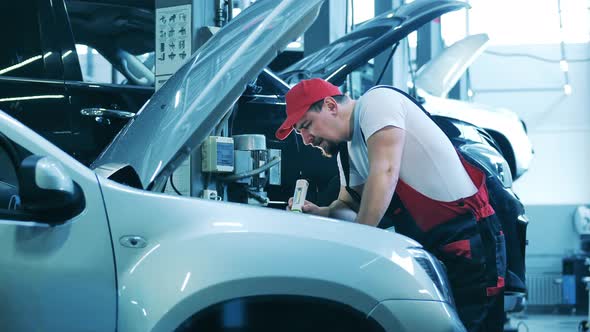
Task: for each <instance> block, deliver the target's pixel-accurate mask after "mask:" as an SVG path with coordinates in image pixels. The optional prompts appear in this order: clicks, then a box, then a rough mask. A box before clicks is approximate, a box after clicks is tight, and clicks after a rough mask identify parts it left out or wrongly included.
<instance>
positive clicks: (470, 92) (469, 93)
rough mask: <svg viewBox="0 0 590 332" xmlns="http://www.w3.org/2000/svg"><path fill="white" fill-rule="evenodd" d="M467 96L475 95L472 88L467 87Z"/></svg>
mask: <svg viewBox="0 0 590 332" xmlns="http://www.w3.org/2000/svg"><path fill="white" fill-rule="evenodd" d="M467 96H468V97H469V98H471V97H473V90H471V89H467Z"/></svg>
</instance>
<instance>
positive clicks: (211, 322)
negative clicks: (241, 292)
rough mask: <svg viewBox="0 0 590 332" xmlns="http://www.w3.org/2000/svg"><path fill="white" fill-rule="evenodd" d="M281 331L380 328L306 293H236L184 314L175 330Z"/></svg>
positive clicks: (346, 308)
mask: <svg viewBox="0 0 590 332" xmlns="http://www.w3.org/2000/svg"><path fill="white" fill-rule="evenodd" d="M277 326H280V330H281V331H301V330H310V326H312V328H311V330H317V331H326V330H333V329H336V330H339V331H369V332H371V331H375V332H376V331H384V329H383V328H382V327H381V326H380V325H379V323H377V322H376V321H375V320H374V319H373V318H371V317H368V316H367V314H365V313H363V312H361V311H359V310H357V309H355V308H353V307H351V306H348V305H346V304H344V303H342V302H337V301H333V300H329V299H326V298H319V297H313V296H306V295H282V294H274V295H260V296H247V297H239V298H234V299H231V300H226V301H223V302H219V303H216V304H213V305H211V306H209V307H207V308H205V309H203V310H200V311H199V312H197V313H195V314H193V315H192V316H190V317H189V318H187V319H186V320H185V321H184V322H182V324H180V325H179V326H178V327H177V328H176V329H175V331H177V332H192V331H224V330H225V329H227V328H232V327H233V328H243V327H247V328H249V329H253V330H257V329H259V328H269V327H272V328H275V327H277Z"/></svg>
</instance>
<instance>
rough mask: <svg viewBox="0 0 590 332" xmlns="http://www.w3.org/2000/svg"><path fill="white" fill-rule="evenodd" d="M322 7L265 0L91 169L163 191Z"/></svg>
mask: <svg viewBox="0 0 590 332" xmlns="http://www.w3.org/2000/svg"><path fill="white" fill-rule="evenodd" d="M322 1H323V0H306V1H301V0H282V1H281V0H265V1H257V2H256V3H255V4H253V5H252V6H250V7H248V8H247V9H246V10H244V11H243V12H242V13H240V15H238V16H237V17H236V18H235V19H234V20H232V21H231V22H230V23H229V24H227V25H226V26H225V27H223V29H221V30H219V32H218V33H216V34H215V35H214V36H213V37H212V38H211V39H210V40H209V41H208V42H207V43H206V44H205V45H203V46H202V47H201V48H200V49H199V50H197V51H196V52H195V53H194V54H193V55H192V56H191V58H190V59H189V60H188V61H187V62H186V63H185V64H184V65H183V66H182V67H181V68H180V69H179V70H178V71H177V72H176V73H175V74H174V75H172V77H170V79H169V80H168V81H167V82H166V84H164V86H162V88H161V89H160V90H158V91H157V92H156V93H155V94H154V95H153V96H152V98H151V99H150V100H149V101H148V102H147V103H146V104H145V105H144V106H143V107H142V108H141V110H140V111H139V112H138V113H137V115H136V117H135V118H133V119H132V120H131V121H130V122H129V123H128V124H127V125H126V126H125V127H123V129H122V130H121V131H120V132H119V134H118V135H117V136H116V137H115V139H114V140H113V142H112V143H111V144H110V145H109V146H108V147H107V148H106V149H105V150H104V151H103V152H102V153H101V154H100V156H99V157H98V158H97V160H96V161H95V162H94V163H93V164H92V166H91V167H92V168H103V169H105V168H106V169H108V168H109V165H119V166H120V165H125V166H131V167H132V168H133V169H134V170H135V172H136V173H137V175H138V176H139V180H140V181H141V184H142V186H143V187H144V188H147V189H157V188H161V187H162V186H163V184H164V183H165V181H166V179H167V178H168V176H169V175H170V174H172V172H173V171H174V170H175V169H176V168H177V167H178V166H179V165H180V164H181V163H182V162H183V161H184V160H185V159H186V158H187V157H188V156H189V154H190V153H191V152H192V151H193V150H194V149H195V148H197V147H198V146H199V145H200V144H201V142H202V141H203V139H204V138H206V137H207V136H208V135H209V134H210V133H211V132H212V130H213V129H214V128H215V126H216V125H218V124H219V123H220V122H221V120H222V118H223V117H224V116H225V115H226V114H227V113H228V111H229V110H230V108H231V107H232V105H233V104H234V102H235V101H236V100H237V99H238V98H239V97H240V95H241V94H242V92H243V91H244V89H245V88H246V85H247V83H248V82H250V81H251V80H253V79H254V78H255V77H256V75H258V74H259V73H260V71H262V69H263V68H264V67H265V66H266V65H268V63H270V62H271V61H272V59H273V58H274V57H275V56H276V54H277V53H278V52H279V51H280V50H282V49H283V48H284V47H285V46H286V45H287V44H288V43H289V42H290V41H292V40H294V39H295V38H297V37H298V36H299V35H301V34H302V33H303V32H304V31H305V30H306V29H307V28H308V27H309V26H310V25H311V23H313V21H314V20H315V18H316V17H317V14H318V12H319V9H320V6H321V3H322Z"/></svg>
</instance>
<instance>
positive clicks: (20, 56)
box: [0, 0, 48, 78]
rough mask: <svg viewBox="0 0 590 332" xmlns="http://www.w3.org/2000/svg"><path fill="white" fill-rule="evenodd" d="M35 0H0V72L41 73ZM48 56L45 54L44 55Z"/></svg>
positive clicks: (31, 75) (20, 74) (41, 55)
mask: <svg viewBox="0 0 590 332" xmlns="http://www.w3.org/2000/svg"><path fill="white" fill-rule="evenodd" d="M34 4H35V1H25V0H22V1H2V2H1V3H0V22H1V23H0V24H2V30H4V31H3V32H2V47H0V76H16V77H32V78H38V77H43V56H44V55H43V54H42V50H41V42H40V37H39V21H38V20H37V10H36V8H35V7H36V6H35V5H34ZM45 56H48V55H45Z"/></svg>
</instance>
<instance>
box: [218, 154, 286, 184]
mask: <svg viewBox="0 0 590 332" xmlns="http://www.w3.org/2000/svg"><path fill="white" fill-rule="evenodd" d="M280 162H281V158H280V157H274V158H272V159H271V160H269V161H268V163H266V164H264V165H263V166H261V167H258V168H255V169H253V170H251V171H248V172H244V173H239V174H234V175H229V176H225V177H219V178H218V179H219V180H221V181H223V182H230V181H236V180H240V179H243V178H247V177H250V176H254V175H256V174H259V173H262V172H264V171H266V170H267V169H269V168H271V167H273V166H275V165H276V164H278V163H280Z"/></svg>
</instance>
